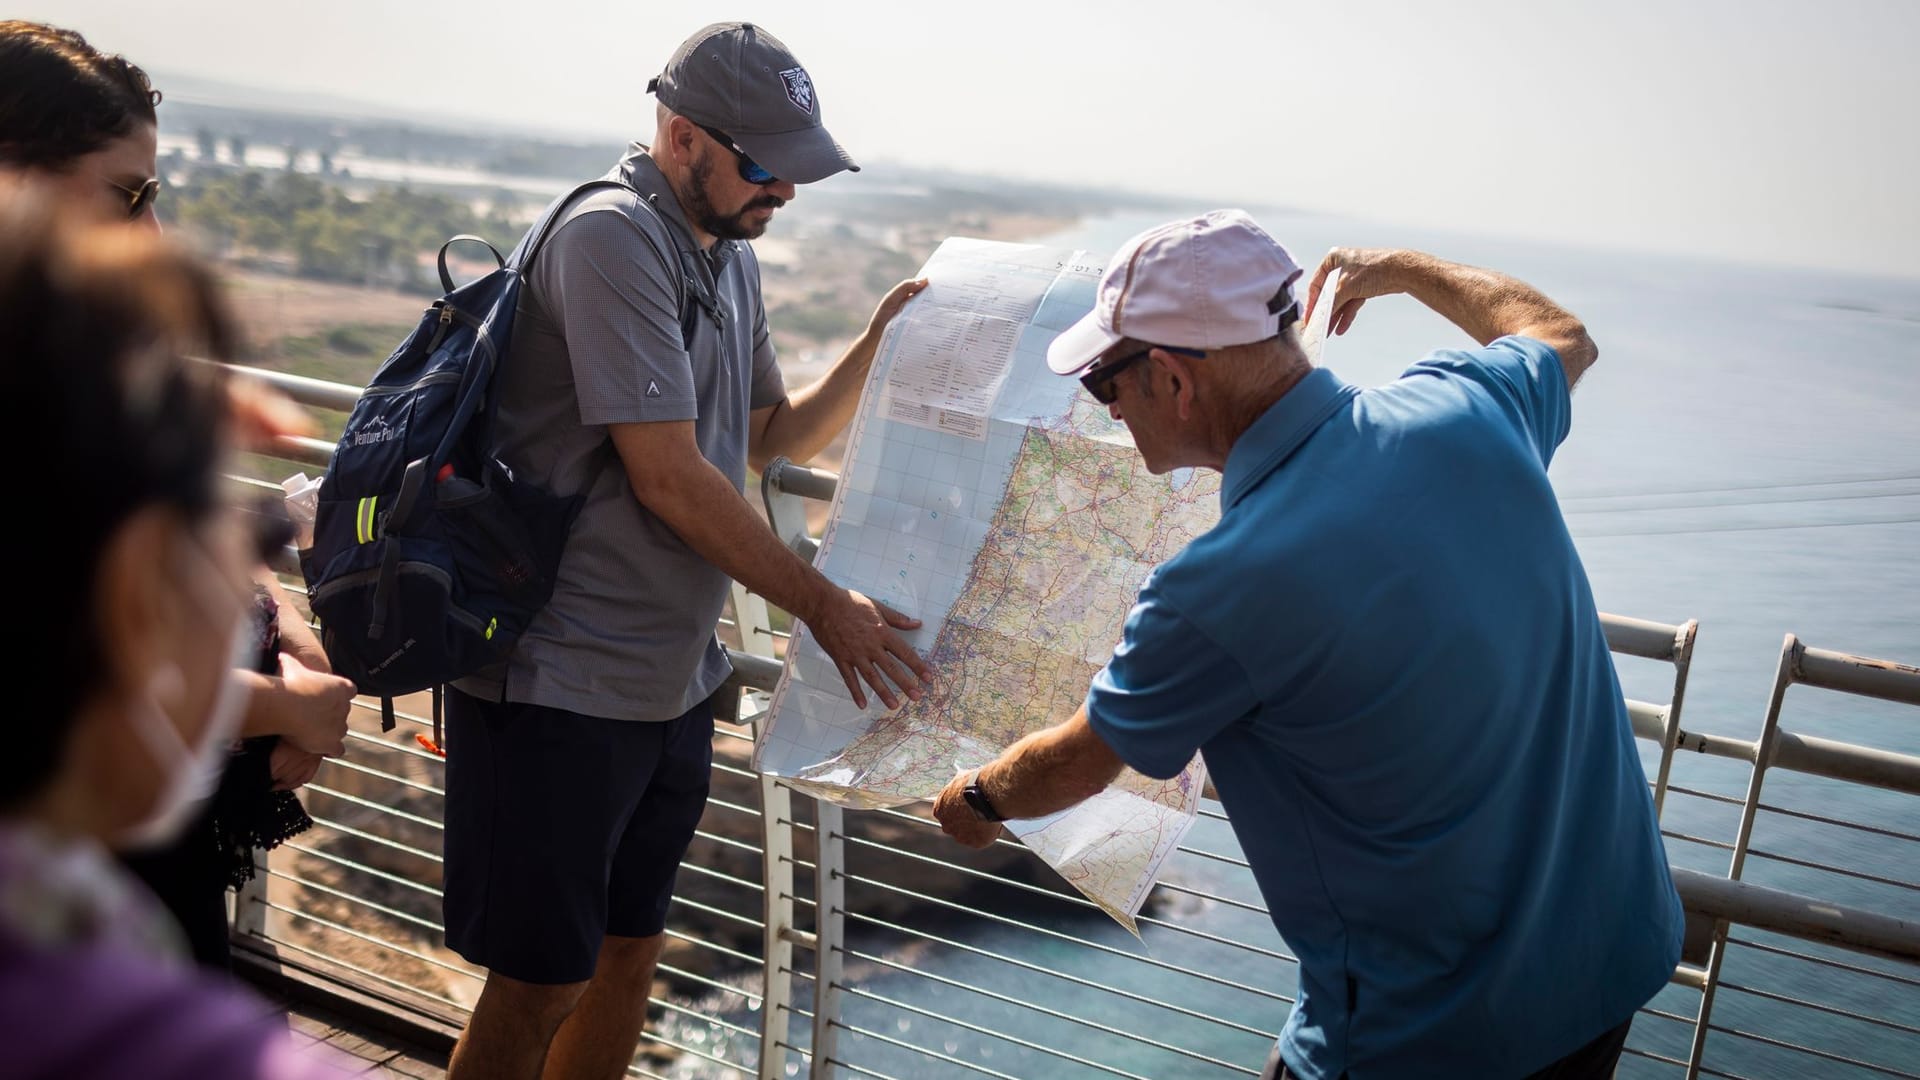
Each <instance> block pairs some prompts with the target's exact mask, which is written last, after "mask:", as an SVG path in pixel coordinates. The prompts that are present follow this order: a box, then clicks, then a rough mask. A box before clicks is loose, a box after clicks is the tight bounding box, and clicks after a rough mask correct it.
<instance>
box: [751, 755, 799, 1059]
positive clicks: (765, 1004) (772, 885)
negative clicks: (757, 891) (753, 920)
mask: <svg viewBox="0 0 1920 1080" xmlns="http://www.w3.org/2000/svg"><path fill="white" fill-rule="evenodd" d="M760 830H761V842H762V851H764V852H765V854H764V855H763V856H762V857H761V863H760V868H761V881H762V884H763V885H764V886H765V888H766V892H765V893H764V897H765V904H764V907H763V910H762V918H763V919H764V921H765V923H766V937H765V946H764V950H763V955H764V957H765V959H764V960H763V961H762V963H761V966H760V974H761V988H760V990H761V1002H760V1074H759V1075H760V1080H787V1074H786V1072H785V1066H786V1058H787V1046H788V1045H789V1044H788V1039H787V1025H788V1022H789V1021H790V1020H792V1018H793V939H794V937H795V927H794V925H793V795H792V792H790V791H789V790H788V789H787V788H785V787H784V786H782V785H781V784H780V783H779V782H778V781H776V780H774V779H773V778H772V777H770V776H765V775H762V776H761V777H760Z"/></svg>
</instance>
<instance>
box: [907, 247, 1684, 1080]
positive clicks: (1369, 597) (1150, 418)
mask: <svg viewBox="0 0 1920 1080" xmlns="http://www.w3.org/2000/svg"><path fill="white" fill-rule="evenodd" d="M1336 268H1337V269H1339V270H1340V271H1342V274H1341V276H1340V277H1339V278H1338V279H1337V282H1338V284H1337V286H1336V287H1335V290H1334V292H1333V294H1332V295H1327V296H1322V295H1320V293H1321V291H1322V285H1323V283H1324V282H1326V281H1327V279H1328V277H1329V275H1330V273H1331V271H1333V270H1335V269H1336ZM1299 275H1300V268H1299V267H1298V266H1297V265H1296V264H1295V263H1294V261H1293V259H1292V257H1291V256H1289V255H1288V254H1287V252H1286V250H1285V249H1284V248H1283V247H1281V246H1280V245H1279V244H1278V243H1276V242H1275V241H1274V240H1273V238H1272V237H1270V236H1268V235H1267V234H1266V233H1265V232H1264V231H1263V230H1261V228H1260V227H1259V226H1258V225H1257V224H1255V223H1254V222H1253V220H1252V219H1251V218H1249V217H1247V216H1246V215H1245V214H1244V213H1241V212H1239V211H1217V212H1215V213H1211V214H1208V215H1205V216H1203V217H1200V218H1196V219H1194V220H1190V221H1181V222H1175V223H1172V224H1169V225H1164V226H1161V227H1159V228H1155V229H1151V230H1149V231H1147V232H1145V233H1143V234H1141V235H1140V236H1138V237H1135V238H1134V239H1133V240H1132V241H1130V242H1128V244H1127V245H1126V246H1125V247H1123V248H1121V250H1120V252H1119V253H1118V254H1117V255H1116V256H1115V257H1114V259H1113V262H1112V264H1111V265H1110V266H1109V267H1108V270H1107V273H1106V275H1105V276H1104V277H1103V278H1102V279H1101V282H1100V289H1099V297H1098V302H1097V304H1096V306H1095V309H1094V311H1093V312H1091V313H1090V314H1089V315H1088V316H1087V317H1086V318H1085V319H1083V320H1082V321H1081V322H1080V323H1079V324H1078V325H1076V326H1074V327H1072V328H1070V329H1069V330H1068V331H1067V332H1065V333H1063V334H1061V335H1060V337H1059V339H1058V340H1057V341H1055V343H1054V345H1053V347H1052V349H1051V350H1050V351H1049V356H1048V359H1049V362H1050V363H1051V365H1052V367H1053V369H1054V370H1055V371H1057V372H1059V373H1061V374H1076V373H1080V374H1081V377H1082V381H1083V382H1084V383H1085V384H1086V387H1087V390H1088V392H1090V393H1091V394H1092V395H1093V396H1094V397H1095V398H1096V399H1098V400H1099V401H1100V402H1102V403H1103V404H1105V405H1107V406H1108V407H1109V408H1110V409H1111V410H1112V412H1113V415H1114V416H1115V417H1116V418H1119V419H1122V420H1124V421H1125V422H1126V425H1127V427H1128V429H1129V430H1130V431H1131V432H1132V433H1133V436H1134V440H1135V442H1136V444H1137V445H1138V447H1139V450H1140V453H1141V456H1142V457H1143V458H1144V459H1145V460H1146V463H1147V465H1148V467H1149V468H1151V469H1152V470H1153V471H1154V472H1165V471H1167V470H1169V469H1174V468H1179V467H1182V466H1204V467H1207V468H1212V469H1217V470H1220V471H1221V472H1223V473H1224V474H1225V475H1224V482H1223V484H1222V488H1221V518H1220V523H1219V525H1218V526H1217V527H1215V528H1214V529H1213V530H1212V531H1211V532H1209V533H1207V534H1206V535H1205V536H1202V537H1201V538H1199V539H1198V540H1196V541H1194V542H1193V544H1192V545H1191V546H1189V547H1188V548H1187V549H1186V550H1185V551H1183V552H1181V553H1180V554H1179V555H1178V556H1176V557H1174V558H1173V559H1172V560H1171V561H1169V562H1168V563H1166V564H1165V565H1163V566H1161V567H1159V568H1158V569H1157V570H1156V571H1155V572H1154V574H1153V575H1152V576H1151V577H1150V578H1149V579H1148V581H1147V583H1146V585H1145V586H1144V587H1143V588H1142V589H1141V592H1140V598H1139V603H1138V605H1137V606H1136V607H1135V608H1134V609H1133V612H1132V614H1131V615H1130V616H1129V617H1128V619H1127V625H1126V634H1125V640H1124V641H1123V643H1122V644H1121V645H1120V647H1119V648H1118V649H1117V650H1116V651H1115V652H1114V655H1113V659H1112V660H1111V661H1110V662H1109V663H1108V665H1107V667H1106V669H1105V670H1103V671H1102V672H1101V673H1100V674H1099V675H1098V676H1097V677H1096V678H1095V680H1094V683H1093V687H1092V690H1091V691H1090V692H1089V693H1088V695H1087V700H1086V704H1085V706H1084V707H1083V708H1082V710H1081V711H1080V713H1079V714H1078V715H1076V716H1075V717H1074V718H1073V719H1072V720H1070V721H1068V722H1067V723H1065V724H1061V725H1059V726H1057V727H1054V728H1050V729H1047V730H1044V731H1041V732H1038V733H1036V734H1034V735H1032V736H1029V737H1028V738H1026V739H1023V740H1021V741H1020V742H1019V743H1017V744H1015V745H1014V746H1013V747H1011V748H1010V749H1008V750H1007V752H1006V753H1004V754H1002V755H1001V756H1000V757H999V758H998V759H996V760H995V761H993V762H991V763H990V764H988V765H986V766H985V767H984V768H981V769H978V770H975V771H973V772H969V773H964V774H962V775H960V776H958V777H956V778H955V779H954V782H953V783H952V784H951V785H950V786H949V787H948V788H947V790H946V791H944V792H943V793H942V794H941V796H940V799H939V802H938V804H937V805H936V807H935V811H936V813H937V815H938V816H939V818H940V821H941V824H942V826H943V827H944V828H945V829H946V831H947V832H948V833H950V834H951V835H953V836H954V837H955V838H956V839H958V840H960V841H961V842H962V843H965V844H969V845H971V846H976V847H977V846H984V845H985V844H986V843H988V842H990V841H991V840H992V839H993V838H994V837H995V836H996V835H998V833H999V831H1000V826H999V825H998V824H996V822H998V821H999V820H1002V819H1004V818H1031V817H1040V816H1043V815H1046V814H1049V813H1052V812H1054V811H1056V810H1060V809H1063V808H1065V807H1067V806H1070V805H1072V804H1074V803H1075V802H1078V801H1080V800H1081V799H1084V798H1086V797H1088V796H1090V795H1092V794H1094V793H1096V792H1098V791H1099V790H1101V789H1102V788H1104V787H1105V786H1106V785H1107V784H1108V783H1110V782H1111V781H1112V780H1113V778H1114V777H1115V775H1116V774H1117V773H1118V772H1119V770H1120V768H1121V766H1122V764H1123V763H1124V764H1126V765H1131V766H1132V767H1134V768H1135V769H1138V770H1139V771H1141V772H1143V773H1146V774H1148V775H1150V776H1158V777H1166V776H1172V775H1173V774H1174V773H1176V772H1177V771H1178V770H1179V769H1180V768H1181V767H1182V766H1184V765H1185V764H1186V763H1187V761H1188V760H1189V759H1190V758H1191V757H1192V756H1193V754H1194V752H1195V751H1199V752H1200V753H1202V754H1203V755H1204V756H1205V758H1206V762H1207V766H1208V768H1209V769H1210V770H1211V772H1212V775H1213V778H1214V782H1215V785H1216V786H1217V788H1218V791H1219V793H1220V799H1221V801H1222V802H1223V803H1224V804H1225V806H1226V809H1227V815H1228V817H1229V819H1230V820H1231V821H1232V823H1233V827H1234V831H1235V832H1236V834H1237V835H1238V836H1239V838H1240V843H1241V846H1242V847H1243V848H1244V849H1245V851H1246V853H1247V858H1248V861H1249V862H1250V863H1251V864H1252V866H1253V871H1254V875H1255V877H1256V878H1257V879H1258V881H1259V884H1260V890H1261V893H1262V895H1263V896H1264V897H1265V898H1266V901H1267V904H1268V907H1269V908H1270V909H1271V911H1272V913H1273V921H1274V925H1275V926H1277V927H1278V928H1279V930H1280V933H1281V934H1282V935H1283V936H1284V937H1285V938H1286V940H1287V942H1288V943H1289V944H1290V945H1291V946H1292V947H1293V949H1294V951H1295V952H1296V953H1297V954H1298V955H1299V958H1300V990H1299V1000H1298V1003H1297V1004H1296V1005H1295V1007H1294V1010H1293V1014H1292V1016H1291V1017H1289V1019H1288V1021H1287V1024H1286V1026H1285V1028H1284V1030H1283V1031H1282V1033H1281V1036H1280V1039H1279V1042H1278V1044H1277V1045H1276V1047H1275V1049H1274V1053H1273V1057H1272V1059H1271V1060H1270V1061H1269V1063H1268V1072H1267V1075H1268V1076H1298V1077H1302V1078H1306V1080H1335V1078H1338V1077H1351V1078H1353V1080H1364V1078H1368V1077H1381V1076H1473V1077H1526V1076H1551V1077H1555V1078H1573V1077H1583V1078H1584V1077H1605V1076H1608V1075H1610V1074H1611V1072H1612V1069H1613V1065H1614V1062H1615V1061H1616V1060H1617V1059H1618V1057H1619V1054H1620V1050H1621V1046H1622V1045H1623V1043H1624V1041H1625V1039H1626V1035H1627V1028H1628V1026H1629V1024H1630V1023H1631V1021H1632V1017H1633V1015H1634V1012H1635V1010H1636V1009H1637V1008H1638V1007H1639V1006H1640V1005H1641V1004H1643V1003H1644V1002H1645V1001H1647V999H1649V998H1651V997H1652V996H1653V995H1654V993H1655V992H1657V991H1658V990H1659V989H1660V987H1661V986H1662V985H1663V984H1664V983H1665V982H1666V980H1667V978H1668V977H1669V976H1670V975H1671V974H1672V972H1673V969H1674V965H1675V963H1676V962H1677V961H1678V959H1679V955H1680V934H1681V911H1680V903H1679V898H1678V897H1677V895H1676V894H1675V893H1674V889H1673V883H1672V881H1671V879H1670V878H1669V876H1668V871H1667V861H1666V854H1665V851H1664V850H1663V848H1662V845H1661V842H1660V834H1659V830H1658V827H1657V824H1656V822H1655V820H1654V814H1653V805H1652V801H1651V799H1650V798H1649V797H1648V793H1647V787H1646V778H1645V776H1644V774H1643V773H1642V771H1641V768H1640V764H1639V759H1638V757H1637V755H1636V754H1635V751H1634V747H1633V736H1632V733H1631V730H1630V728H1629V727H1628V722H1627V714H1626V706H1625V702H1624V700H1623V698H1622V696H1621V692H1620V686H1619V683H1618V681H1617V679H1616V677H1615V674H1614V670H1613V665H1612V662H1611V660H1610V658H1609V656H1608V654H1607V646H1606V641H1605V639H1604V637H1603V636H1602V632H1601V628H1600V620H1599V616H1598V614H1597V612H1596V611H1595V608H1594V602H1593V595H1592V591H1591V589H1590V588H1589V587H1588V584H1587V578H1586V574H1585V572H1584V571H1583V570H1582V568H1581V565H1580V559H1579V556H1578V554H1577V553H1576V552H1575V550H1574V544H1573V540H1572V538H1571V537H1570V536H1569V535H1568V533H1567V528H1566V524H1565V522H1564V521H1563V520H1562V519H1561V516H1560V510H1559V506H1558V504H1557V503H1556V501H1555V499H1554V494H1553V489H1552V487H1551V486H1550V485H1549V483H1548V481H1547V465H1548V463H1549V462H1550V461H1551V460H1552V457H1553V452H1554V449H1555V448H1556V447H1557V446H1559V444H1560V442H1561V440H1562V439H1564V438H1566V435H1567V430H1568V423H1569V420H1570V403H1569V398H1568V393H1569V391H1570V389H1571V388H1572V386H1573V384H1574V382H1575V381H1576V380H1578V379H1579V377H1580V375H1581V373H1582V372H1583V371H1585V370H1586V368H1587V367H1588V366H1589V365H1591V364H1592V363H1593V361H1594V357H1595V349H1594V346H1593V342H1592V341H1591V340H1589V338H1588V337H1587V333H1586V330H1585V328H1584V327H1582V325H1581V324H1580V322H1579V320H1578V319H1576V318H1574V317H1573V316H1572V315H1571V314H1569V313H1568V312H1566V311H1565V310H1563V309H1562V308H1560V307H1559V306H1558V305H1556V304H1554V303H1553V301H1551V300H1549V299H1548V298H1547V297H1545V296H1543V295H1541V294H1540V293H1539V292H1538V291H1536V290H1535V289H1533V288H1531V287H1529V286H1527V285H1526V284H1524V283H1522V282H1520V281H1516V280H1514V279H1513V278H1510V277H1507V276H1505V275H1502V274H1498V273H1493V272H1491V271H1487V270H1480V269H1475V268H1471V267H1466V266H1460V265H1457V264H1454V263H1449V262H1445V261H1443V260H1440V259H1436V258H1433V257H1432V256H1428V255H1422V254H1418V253H1414V252H1408V251H1360V250H1346V249H1340V250H1335V251H1334V252H1332V253H1331V254H1329V255H1328V256H1327V258H1326V261H1325V262H1323V263H1322V264H1321V266H1320V269H1319V272H1318V273H1316V274H1315V276H1314V278H1313V281H1312V283H1311V285H1310V287H1309V289H1308V291H1307V303H1306V306H1307V308H1308V310H1309V311H1311V309H1312V308H1313V307H1314V306H1315V304H1316V303H1325V304H1332V305H1333V308H1332V310H1331V328H1332V332H1334V333H1344V332H1345V331H1346V329H1347V328H1348V327H1349V326H1351V325H1352V323H1353V319H1354V316H1355V314H1356V313H1357V312H1358V311H1359V309H1360V306H1361V304H1362V303H1364V302H1365V301H1367V300H1368V299H1371V298H1374V297H1379V296H1386V295H1391V294H1396V293H1405V294H1408V295H1410V296H1412V297H1414V298H1415V299H1416V300H1419V301H1420V302H1422V303H1424V304H1426V305H1427V306H1428V307H1430V308H1432V309H1433V310H1435V311H1437V312H1439V313H1440V314H1441V315H1443V316H1445V317H1447V318H1448V319H1449V320H1451V321H1452V322H1454V323H1455V324H1456V325H1458V326H1459V327H1460V328H1461V329H1463V330H1465V331H1466V332H1467V333H1468V334H1469V335H1470V336H1471V337H1472V338H1473V339H1474V340H1475V341H1478V342H1480V343H1481V346H1480V347H1479V348H1476V349H1464V350H1443V351H1440V352H1436V353H1434V354H1433V355H1431V356H1428V357H1427V358H1426V359H1424V360H1421V361H1420V362H1418V363H1416V364H1414V365H1413V366H1412V367H1410V368H1408V369H1407V371H1406V373H1405V374H1404V375H1402V376H1401V377H1400V378H1399V379H1398V380H1396V381H1394V382H1393V383H1390V384H1388V385H1386V386H1383V387H1379V388H1377V389H1371V390H1362V389H1360V388H1358V387H1355V386H1352V385H1350V384H1348V383H1345V382H1342V381H1341V380H1340V378H1339V377H1338V376H1336V375H1334V373H1333V372H1331V371H1328V370H1326V369H1324V368H1318V369H1316V368H1314V367H1313V366H1312V365H1311V364H1310V363H1309V361H1308V359H1307V357H1306V355H1305V354H1304V353H1303V352H1302V350H1301V347H1300V344H1299V340H1298V337H1297V333H1296V330H1295V327H1294V323H1295V322H1296V321H1297V320H1296V315H1297V314H1298V310H1299V309H1298V305H1297V304H1296V302H1295V300H1294V293H1293V284H1294V281H1295V279H1296V278H1297V277H1298V276H1299Z"/></svg>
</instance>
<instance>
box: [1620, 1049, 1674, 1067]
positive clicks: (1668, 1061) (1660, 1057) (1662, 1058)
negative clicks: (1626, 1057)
mask: <svg viewBox="0 0 1920 1080" xmlns="http://www.w3.org/2000/svg"><path fill="white" fill-rule="evenodd" d="M1620 1052H1621V1053H1623V1054H1631V1055H1632V1056H1634V1057H1637V1058H1647V1059H1648V1060H1651V1061H1658V1062H1660V1063H1662V1064H1665V1065H1678V1066H1679V1067H1680V1068H1683V1069H1684V1068H1686V1067H1687V1063H1686V1062H1684V1061H1681V1060H1680V1059H1679V1058H1670V1057H1668V1056H1667V1055H1665V1054H1656V1053H1654V1052H1653V1051H1651V1050H1641V1049H1639V1048H1638V1047H1633V1046H1623V1047H1621V1048H1620Z"/></svg>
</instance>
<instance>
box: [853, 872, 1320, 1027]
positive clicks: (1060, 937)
mask: <svg viewBox="0 0 1920 1080" xmlns="http://www.w3.org/2000/svg"><path fill="white" fill-rule="evenodd" d="M847 880H849V881H858V882H862V883H864V884H868V885H873V886H875V887H877V888H881V889H885V890H886V891H888V892H892V893H898V894H900V895H902V896H907V897H911V898H913V899H915V900H920V901H923V902H925V903H928V904H934V905H936V906H939V907H943V908H946V909H947V910H949V911H957V912H960V913H961V914H964V915H971V916H974V917H975V918H980V919H986V920H987V921H989V922H996V923H999V924H1001V925H1003V926H1011V927H1014V928H1015V929H1019V930H1026V931H1029V932H1032V933H1035V934H1039V935H1041V936H1043V937H1049V938H1053V939H1054V940H1056V941H1064V942H1068V943H1071V944H1074V945H1079V946H1083V947H1085V948H1088V949H1092V950H1094V951H1095V952H1102V953H1106V954H1108V955H1110V956H1124V957H1126V958H1127V959H1129V960H1132V961H1134V962H1136V963H1139V964H1144V965H1146V966H1148V967H1153V968H1159V969H1160V970H1162V971H1171V972H1173V973H1175V974H1178V975H1186V976H1189V977H1191V978H1195V979H1199V980H1200V981H1202V982H1209V983H1213V984H1214V985H1216V986H1224V987H1227V988H1229V989H1233V990H1240V991H1243V992H1245V993H1249V994H1254V995H1257V996H1259V997H1263V998H1268V999H1270V1000H1273V1001H1280V1002H1285V1003H1286V1004H1289V1005H1291V1004H1293V999H1292V998H1290V997H1287V996H1285V995H1283V994H1278V993H1275V992H1273V991H1271V990H1267V989H1263V988H1261V987H1258V986H1252V985H1249V984H1247V983H1243V982H1235V981H1234V980H1232V979H1228V978H1223V977H1221V976H1219V975H1213V974H1209V973H1207V972H1204V971H1195V970H1194V969H1192V968H1184V967H1181V966H1180V965H1178V964H1171V963H1168V962H1167V961H1165V960H1160V959H1157V958H1155V957H1151V956H1141V955H1140V954H1138V953H1130V952H1127V951H1125V950H1124V949H1116V948H1114V947H1113V946H1111V945H1103V944H1101V943H1100V942H1097V941H1089V940H1087V939H1086V938H1079V937H1074V936H1073V935H1072V934H1065V933H1061V932H1060V931H1058V930H1049V929H1047V928H1046V927H1044V926H1035V925H1033V924H1032V923H1028V922H1022V921H1020V920H1019V919H1014V918H1009V917H1007V916H1005V915H996V914H994V913H993V912H991V911H982V910H980V909H978V908H970V907H967V906H966V905H965V904H959V903H955V902H953V901H951V900H945V899H942V898H940V897H937V896H928V895H927V894H925V893H919V892H915V891H913V890H912V889H908V888H905V887H903V886H899V885H895V884H893V883H891V882H886V881H880V880H878V879H876V878H865V877H860V876H858V875H855V874H848V875H847Z"/></svg>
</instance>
